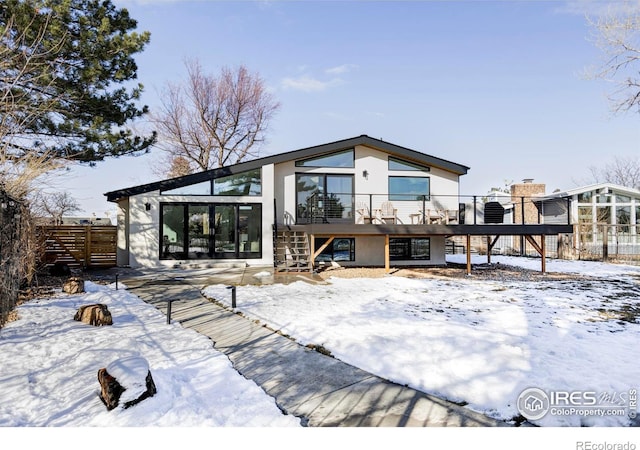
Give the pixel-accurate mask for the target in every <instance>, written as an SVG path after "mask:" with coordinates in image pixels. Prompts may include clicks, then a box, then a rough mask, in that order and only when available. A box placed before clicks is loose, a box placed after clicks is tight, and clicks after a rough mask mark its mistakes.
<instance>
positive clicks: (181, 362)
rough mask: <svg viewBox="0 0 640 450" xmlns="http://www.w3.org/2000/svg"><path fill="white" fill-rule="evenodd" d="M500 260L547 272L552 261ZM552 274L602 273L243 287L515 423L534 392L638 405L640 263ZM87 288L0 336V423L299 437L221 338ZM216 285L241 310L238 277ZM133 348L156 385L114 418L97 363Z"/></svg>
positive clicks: (248, 308)
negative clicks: (93, 312) (104, 308)
mask: <svg viewBox="0 0 640 450" xmlns="http://www.w3.org/2000/svg"><path fill="white" fill-rule="evenodd" d="M453 258H459V259H457V260H455V262H461V263H462V262H464V256H455V257H452V260H453ZM484 261H485V259H484V258H483V257H478V258H477V259H476V258H474V262H480V263H482V262H484ZM492 261H493V262H500V263H503V264H510V265H521V266H525V267H529V268H532V269H534V270H539V268H540V260H539V259H523V258H505V257H493V258H492ZM547 270H548V271H549V272H564V273H575V274H577V275H585V276H588V277H593V278H592V279H582V278H580V277H578V276H576V277H568V279H564V280H555V281H554V280H542V281H540V280H538V281H509V282H504V281H503V282H499V281H487V280H481V279H479V277H473V276H472V277H466V278H460V279H454V278H451V279H410V278H401V277H395V276H388V277H384V278H378V279H340V278H336V277H334V278H332V279H331V280H330V284H328V285H314V284H309V283H305V282H296V283H293V284H289V285H286V286H285V285H278V284H275V285H260V286H239V287H238V288H237V301H238V310H240V311H242V312H243V313H244V314H245V315H247V316H249V317H250V318H255V319H259V320H260V321H261V322H263V323H266V324H269V325H270V326H271V327H274V328H277V329H280V330H282V331H283V332H284V333H286V334H288V335H290V336H292V337H293V338H295V339H296V340H297V341H298V342H300V343H302V344H306V343H313V344H322V345H324V346H325V347H326V348H328V349H329V350H330V351H331V352H332V353H333V355H334V356H336V357H337V358H340V359H341V360H344V361H346V362H348V363H351V364H353V365H356V366H358V367H361V368H362V369H365V370H368V371H370V372H372V373H375V374H377V375H379V376H382V377H385V378H388V379H390V380H393V381H396V382H398V383H402V384H408V385H410V386H412V387H414V388H417V389H420V390H423V391H425V392H429V393H433V394H436V395H438V396H441V397H444V398H448V399H451V400H454V401H458V402H465V403H467V404H468V407H470V408H473V409H474V410H477V411H482V412H484V413H486V414H489V415H491V416H493V417H496V418H500V419H504V420H509V419H511V418H513V417H514V416H516V415H518V410H517V408H516V400H517V398H518V395H519V394H520V393H521V392H522V391H523V390H524V389H526V388H530V387H537V388H540V389H543V390H545V391H563V390H565V391H580V392H584V391H587V392H597V393H598V395H601V394H605V395H607V396H608V397H609V398H608V400H610V402H608V403H607V401H606V400H607V399H605V403H607V404H610V403H611V405H612V406H615V405H613V404H614V403H615V404H619V403H620V401H622V400H626V401H627V403H628V400H629V398H628V394H629V392H630V390H631V389H636V388H637V387H638V385H639V384H640V365H639V364H638V363H637V361H638V360H639V359H640V347H639V346H638V342H639V338H640V324H638V323H637V322H634V321H635V317H637V315H638V306H639V300H640V284H639V283H640V268H638V267H632V266H621V265H612V264H602V263H589V262H570V261H555V260H548V263H547ZM87 290H88V292H87V293H85V294H81V295H74V296H69V295H64V294H56V295H53V296H52V297H51V298H47V299H39V300H34V301H31V302H28V303H26V304H24V305H22V306H20V307H19V309H18V312H19V316H20V319H19V320H17V321H15V322H12V323H9V324H7V325H6V326H5V327H4V328H3V329H1V330H0V355H2V362H1V364H0V427H19V428H21V427H58V428H61V427H62V428H68V427H78V426H80V427H84V426H89V427H93V426H101V427H102V426H107V427H123V426H124V427H148V426H153V427H199V428H200V429H202V428H203V427H206V428H207V429H212V428H217V429H219V428H220V427H223V428H229V427H239V426H251V427H260V428H261V429H264V428H269V429H276V428H282V427H288V429H289V430H291V431H294V435H295V434H296V433H295V430H294V429H295V428H298V427H299V425H300V423H299V420H298V419H296V418H295V417H292V416H286V415H283V414H282V413H281V412H280V410H279V409H278V408H277V406H276V405H275V402H274V400H273V399H272V398H271V397H268V396H267V395H266V394H265V393H264V392H263V391H262V389H260V388H259V387H257V386H256V385H255V383H253V382H252V381H249V380H246V379H245V378H244V377H242V376H241V375H239V374H238V373H237V372H236V371H235V370H233V368H232V367H231V365H230V363H229V361H228V359H227V358H226V356H224V355H223V354H221V353H219V352H217V351H216V350H214V349H213V348H212V344H211V341H210V340H209V339H207V338H205V337H203V336H201V335H199V334H197V333H195V332H194V331H191V330H186V329H183V328H182V327H181V326H180V325H179V324H171V325H167V324H166V318H165V316H164V315H163V314H161V313H160V312H159V311H157V310H156V309H155V308H154V307H152V306H150V305H147V304H146V303H144V302H142V301H141V300H140V299H138V298H137V297H135V296H134V295H132V294H130V293H128V292H127V291H125V290H123V289H120V290H115V288H114V286H113V285H109V286H102V285H97V284H93V283H89V282H87ZM205 291H206V294H207V295H208V296H210V297H214V298H216V299H217V300H219V301H222V302H225V303H230V298H229V297H230V292H229V290H228V289H226V285H216V286H209V287H208V288H206V289H205ZM87 303H105V304H107V305H108V307H109V309H110V311H111V312H112V313H113V316H114V325H113V326H111V327H98V328H94V327H90V326H87V325H84V324H81V323H80V322H75V321H73V320H72V318H73V315H74V314H75V311H76V310H77V308H78V307H79V306H80V305H82V304H87ZM634 308H635V309H634ZM127 356H143V357H144V358H145V359H146V360H147V361H148V362H149V366H150V368H151V372H152V374H153V377H154V381H155V384H156V386H157V388H158V393H157V394H156V395H155V396H154V397H152V398H150V399H147V400H145V401H143V402H142V403H140V404H138V405H136V406H135V407H133V408H129V409H126V410H123V409H116V410H114V411H107V410H106V408H105V407H104V405H103V404H102V402H101V401H100V400H99V398H98V396H97V393H98V389H99V385H98V382H97V371H98V369H99V368H101V367H105V366H107V365H108V364H109V363H111V362H112V361H114V360H117V359H120V358H124V357H127ZM621 395H623V396H625V395H626V396H627V397H625V398H622V397H621ZM599 401H600V400H599ZM627 406H628V405H627ZM535 423H536V424H538V425H543V426H555V425H557V426H565V427H567V426H571V427H575V426H580V425H587V426H593V425H598V426H608V427H611V426H629V425H630V422H629V419H628V417H627V415H626V413H625V415H624V416H622V417H613V416H610V417H581V416H578V415H569V416H558V415H551V414H548V415H546V416H545V417H544V418H543V419H541V420H538V421H535ZM249 434H251V433H249ZM162 436H163V439H164V438H167V442H168V439H169V438H168V437H167V436H165V435H164V434H162ZM247 436H249V435H247ZM274 442H277V440H276V441H274Z"/></svg>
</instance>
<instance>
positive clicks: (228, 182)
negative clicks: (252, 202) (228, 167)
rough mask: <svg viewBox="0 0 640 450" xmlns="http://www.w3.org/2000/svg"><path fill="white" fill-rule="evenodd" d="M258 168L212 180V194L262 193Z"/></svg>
mask: <svg viewBox="0 0 640 450" xmlns="http://www.w3.org/2000/svg"><path fill="white" fill-rule="evenodd" d="M260 172H261V171H260V169H254V170H248V171H246V172H241V173H235V174H233V175H228V176H226V177H220V178H216V179H215V180H213V195H262V184H261V179H260V175H261V173H260Z"/></svg>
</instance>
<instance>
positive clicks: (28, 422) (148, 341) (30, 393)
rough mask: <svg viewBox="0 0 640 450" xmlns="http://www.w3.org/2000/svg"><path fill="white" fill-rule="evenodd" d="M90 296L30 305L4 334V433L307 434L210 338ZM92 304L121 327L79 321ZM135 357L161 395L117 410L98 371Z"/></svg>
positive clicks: (95, 293)
mask: <svg viewBox="0 0 640 450" xmlns="http://www.w3.org/2000/svg"><path fill="white" fill-rule="evenodd" d="M121 286H122V284H121ZM85 287H86V290H87V292H86V293H85V294H81V295H66V294H58V295H55V296H53V297H52V298H47V299H39V300H33V301H31V302H28V303H26V304H23V305H21V306H20V307H19V308H18V313H19V316H20V319H19V320H17V321H15V322H11V323H8V324H7V325H6V326H5V327H4V328H2V329H1V330H0V355H1V358H2V362H1V364H0V427H79V426H80V427H84V426H87V427H94V426H100V427H145V426H154V427H175V426H180V427H244V426H250V427H296V426H300V421H299V419H297V418H295V417H293V416H289V415H283V414H282V412H281V411H280V410H279V409H278V407H277V406H276V404H275V402H274V400H273V398H271V397H269V396H268V395H266V394H265V392H264V391H263V390H262V389H261V388H259V387H258V386H257V385H256V384H255V383H254V382H252V381H249V380H247V379H245V378H244V377H242V376H241V375H240V374H238V372H236V371H235V370H234V369H233V368H232V367H231V363H230V362H229V360H228V359H227V357H226V356H225V355H224V354H222V353H220V352H218V351H217V350H214V349H213V346H212V342H211V341H210V340H209V339H208V338H206V337H204V336H202V335H200V334H198V333H196V332H195V331H192V330H187V329H184V328H182V327H181V326H180V325H179V324H171V325H167V324H166V317H165V316H164V315H163V314H162V313H161V312H159V311H158V310H157V309H156V308H155V307H153V306H151V305H148V304H146V303H144V302H143V301H142V300H140V299H139V298H138V297H136V296H134V295H132V294H130V293H128V292H127V291H125V290H123V289H119V290H116V289H115V286H113V285H110V286H102V285H97V284H94V283H91V282H86V286H85ZM90 303H104V304H106V305H107V306H108V308H109V311H110V312H111V313H112V315H113V318H114V324H113V325H112V326H104V327H93V326H89V325H85V324H83V323H81V322H76V321H74V320H73V316H74V314H75V312H76V311H77V309H78V307H79V306H81V305H83V304H90ZM130 356H139V357H142V358H144V359H146V360H147V361H148V363H149V367H150V370H151V373H152V376H153V379H154V382H155V385H156V388H157V391H158V392H157V394H156V395H155V396H153V397H152V398H149V399H146V400H144V401H143V402H141V403H139V404H137V405H135V406H134V407H131V408H128V409H122V408H121V407H119V408H116V409H114V410H112V411H107V409H106V408H105V406H104V405H103V403H102V402H101V400H100V399H99V398H98V392H99V389H100V386H99V384H98V379H97V372H98V369H100V368H102V367H106V366H108V365H109V364H110V363H112V362H113V361H119V360H121V359H123V358H127V357H130ZM94 438H95V436H94ZM102 440H103V441H105V440H104V439H102ZM105 442H107V441H105ZM65 445H66V444H65Z"/></svg>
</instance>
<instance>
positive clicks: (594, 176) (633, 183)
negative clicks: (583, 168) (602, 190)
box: [589, 156, 640, 189]
mask: <svg viewBox="0 0 640 450" xmlns="http://www.w3.org/2000/svg"><path fill="white" fill-rule="evenodd" d="M589 172H590V173H591V180H592V181H593V182H595V183H613V184H618V185H620V186H626V187H630V188H634V189H640V157H638V156H627V157H622V156H618V157H615V158H614V159H613V161H612V162H610V163H608V164H605V165H604V166H602V167H596V166H591V167H590V168H589Z"/></svg>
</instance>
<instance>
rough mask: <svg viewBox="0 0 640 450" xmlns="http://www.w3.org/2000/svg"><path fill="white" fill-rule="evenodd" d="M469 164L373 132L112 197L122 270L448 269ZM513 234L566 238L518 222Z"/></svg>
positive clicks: (478, 229) (473, 231)
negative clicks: (198, 266)
mask: <svg viewBox="0 0 640 450" xmlns="http://www.w3.org/2000/svg"><path fill="white" fill-rule="evenodd" d="M468 170H469V168H468V167H466V166H464V165H462V164H458V163H454V162H451V161H447V160H444V159H441V158H437V157H435V156H431V155H427V154H424V153H421V152H418V151H415V150H411V149H408V148H405V147H401V146H398V145H395V144H391V143H388V142H385V141H382V140H379V139H373V138H371V137H368V136H366V135H362V136H359V137H354V138H350V139H345V140H341V141H337V142H332V143H328V144H323V145H318V146H314V147H309V148H304V149H300V150H295V151H292V152H288V153H282V154H278V155H274V156H268V157H265V158H260V159H256V160H253V161H248V162H244V163H240V164H236V165H233V166H228V167H222V168H217V169H211V170H208V171H204V172H200V173H196V174H192V175H187V176H183V177H179V178H174V179H169V180H163V181H159V182H156V183H150V184H146V185H141V186H134V187H131V188H126V189H121V190H117V191H113V192H108V193H106V194H105V195H106V196H107V199H108V200H109V201H111V202H115V203H117V204H118V241H119V242H118V264H119V265H130V266H134V267H136V266H162V265H174V264H176V263H177V261H180V263H188V262H191V261H196V260H201V261H202V260H206V261H226V262H233V263H246V264H251V265H275V266H277V267H280V268H284V269H301V270H306V269H309V268H310V267H311V266H310V262H311V261H315V262H316V263H317V262H319V261H336V262H338V263H339V264H340V265H344V266H348V265H359V266H386V267H389V264H390V261H391V262H392V263H393V265H397V266H400V265H443V264H445V263H446V261H445V239H446V237H448V236H451V235H455V234H460V235H467V236H470V235H486V234H495V231H496V230H495V229H494V228H495V227H493V226H484V227H483V226H482V225H477V226H476V225H469V224H468V223H473V221H471V222H466V223H467V225H464V224H460V223H459V221H460V220H459V219H460V217H461V216H460V212H459V205H460V198H459V192H458V187H459V178H460V176H462V175H464V174H466V173H467V171H468ZM502 232H504V233H505V234H510V233H515V234H527V235H530V234H532V233H536V234H548V233H552V234H553V233H556V234H557V233H558V232H566V230H565V228H562V227H555V228H554V227H542V226H534V227H531V226H527V227H522V226H517V227H514V226H512V227H511V228H509V229H508V230H507V229H506V228H504V227H502V228H501V233H502Z"/></svg>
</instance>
